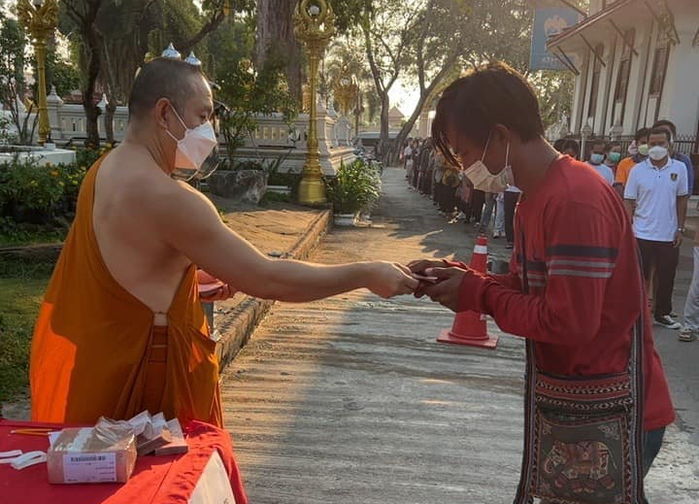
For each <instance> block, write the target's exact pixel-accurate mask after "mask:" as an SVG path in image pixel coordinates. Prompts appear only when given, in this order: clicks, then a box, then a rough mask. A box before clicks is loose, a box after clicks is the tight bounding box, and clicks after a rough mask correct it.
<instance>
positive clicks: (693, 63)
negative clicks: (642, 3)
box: [571, 0, 699, 135]
mask: <svg viewBox="0 0 699 504" xmlns="http://www.w3.org/2000/svg"><path fill="white" fill-rule="evenodd" d="M598 3H599V4H600V5H601V2H598ZM697 3H699V0H697ZM592 4H595V2H592ZM689 4H692V5H689ZM592 6H593V7H595V5H592ZM672 9H673V12H674V14H675V25H676V27H677V31H678V34H679V37H680V44H679V45H677V46H672V47H671V49H670V57H669V61H668V67H667V72H666V77H665V84H664V87H663V92H662V101H661V103H660V104H659V107H658V113H657V118H658V119H663V118H667V119H671V120H672V121H673V122H674V123H675V124H676V125H677V128H678V132H679V133H680V134H683V135H694V134H696V133H697V122H698V121H699V47H692V40H693V38H694V35H695V34H696V30H697V27H698V26H699V8H698V6H697V4H694V3H693V2H687V3H685V4H684V5H681V6H679V5H677V4H673V5H672ZM592 12H594V10H593V11H592ZM635 30H636V33H635V37H634V48H635V49H636V51H637V53H638V55H633V56H632V59H631V71H630V75H629V85H628V88H627V92H626V105H625V107H624V116H623V117H620V110H621V107H620V106H615V104H614V91H615V88H616V82H617V79H618V77H619V75H618V74H619V66H620V63H621V55H622V52H623V41H622V39H621V37H620V36H619V35H617V34H616V33H614V34H613V35H612V34H611V33H610V35H609V38H608V40H607V41H606V42H605V44H604V60H605V63H606V67H603V68H602V70H601V72H600V81H599V86H600V87H599V90H598V95H597V110H596V111H595V121H594V132H595V134H609V132H610V130H611V128H612V126H614V125H615V124H617V123H621V125H622V127H623V132H622V134H623V135H633V134H634V132H635V131H636V130H637V129H638V128H640V127H643V126H650V125H651V124H652V123H653V122H654V120H655V119H656V101H657V100H656V99H655V98H653V97H650V96H649V91H650V85H651V77H652V75H651V74H652V71H653V63H654V62H653V59H654V56H655V49H656V41H657V38H658V27H657V23H655V22H654V20H653V18H652V17H651V16H650V15H649V16H648V18H647V20H646V21H644V22H643V23H639V24H638V25H637V26H636V27H635ZM591 43H592V41H591ZM593 45H594V43H593ZM578 54H579V56H581V57H582V59H583V60H584V64H583V65H582V67H581V68H580V69H579V70H580V75H579V76H577V77H576V80H575V90H574V99H573V106H572V114H571V116H572V117H571V130H572V131H573V132H574V133H579V132H580V130H581V128H582V127H583V126H585V124H586V123H587V122H588V113H587V112H588V104H589V100H590V95H591V90H590V87H591V84H592V71H593V66H594V56H593V55H592V54H591V51H590V50H589V49H581V50H580V53H578ZM589 124H590V126H593V122H592V121H591V120H590V122H589Z"/></svg>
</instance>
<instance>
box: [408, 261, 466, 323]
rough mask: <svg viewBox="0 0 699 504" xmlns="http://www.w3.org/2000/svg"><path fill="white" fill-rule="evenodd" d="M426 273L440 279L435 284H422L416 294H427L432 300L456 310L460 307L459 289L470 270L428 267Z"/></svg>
mask: <svg viewBox="0 0 699 504" xmlns="http://www.w3.org/2000/svg"><path fill="white" fill-rule="evenodd" d="M425 274H427V275H429V276H435V277H437V278H438V279H439V280H438V281H437V283H436V284H434V285H424V283H423V285H420V291H419V292H416V293H415V295H416V296H418V294H420V296H418V297H422V295H427V296H429V298H430V299H431V300H432V301H435V302H437V303H439V304H441V305H442V306H446V307H447V308H449V309H450V310H452V311H454V312H456V311H458V309H459V291H460V289H461V282H462V281H463V279H464V276H465V275H467V274H469V271H468V270H463V269H461V268H428V269H427V270H425Z"/></svg>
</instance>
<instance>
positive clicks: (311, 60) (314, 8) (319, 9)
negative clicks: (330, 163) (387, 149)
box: [294, 0, 335, 205]
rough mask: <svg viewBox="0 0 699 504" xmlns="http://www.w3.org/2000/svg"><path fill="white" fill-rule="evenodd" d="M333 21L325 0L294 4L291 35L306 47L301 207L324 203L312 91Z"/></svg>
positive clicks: (332, 14)
mask: <svg viewBox="0 0 699 504" xmlns="http://www.w3.org/2000/svg"><path fill="white" fill-rule="evenodd" d="M334 21H335V14H334V13H333V10H332V8H331V7H330V5H329V4H328V2H327V1H326V0H300V1H299V3H298V4H297V5H296V11H295V12H294V32H295V33H296V36H297V37H298V39H299V40H301V41H302V42H303V43H304V44H305V46H306V51H307V52H308V67H309V68H308V70H309V76H308V80H309V94H310V104H309V105H310V107H309V112H308V116H309V117H308V147H307V149H308V153H307V154H306V164H305V165H304V167H303V173H302V175H301V184H300V186H299V202H300V203H302V204H304V205H322V204H324V203H325V202H326V201H327V200H326V198H325V184H324V183H323V174H322V172H321V169H320V151H319V150H318V122H317V118H318V113H317V105H318V102H317V96H316V89H317V86H318V66H319V63H320V58H321V56H322V54H323V51H324V50H325V47H326V46H327V45H328V42H329V41H330V38H331V37H332V36H333V35H334V34H335V24H334Z"/></svg>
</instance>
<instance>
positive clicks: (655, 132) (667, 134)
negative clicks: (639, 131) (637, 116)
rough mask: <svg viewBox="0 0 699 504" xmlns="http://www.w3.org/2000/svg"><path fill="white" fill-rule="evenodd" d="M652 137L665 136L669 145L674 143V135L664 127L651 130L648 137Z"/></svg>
mask: <svg viewBox="0 0 699 504" xmlns="http://www.w3.org/2000/svg"><path fill="white" fill-rule="evenodd" d="M650 135H665V137H666V138H667V141H668V143H670V142H672V134H671V133H670V132H669V131H668V130H667V128H665V127H664V126H657V127H653V128H651V130H650V133H649V134H648V136H650Z"/></svg>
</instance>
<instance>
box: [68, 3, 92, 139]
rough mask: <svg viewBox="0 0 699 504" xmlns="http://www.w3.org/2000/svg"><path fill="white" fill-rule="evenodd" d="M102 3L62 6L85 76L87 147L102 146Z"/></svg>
mask: <svg viewBox="0 0 699 504" xmlns="http://www.w3.org/2000/svg"><path fill="white" fill-rule="evenodd" d="M102 4H103V2H102V0H63V1H62V2H60V3H59V6H60V8H61V12H62V13H63V14H64V15H63V16H61V20H60V22H59V27H60V29H61V31H62V32H63V33H64V34H66V35H67V36H68V38H69V39H70V40H71V41H72V42H73V43H75V44H76V46H77V47H78V49H79V50H78V56H79V67H80V70H81V73H82V76H81V77H82V78H81V81H82V82H81V84H82V85H81V92H82V96H83V109H84V111H85V118H86V129H87V142H86V143H87V144H88V145H92V146H98V145H99V143H100V136H99V130H98V128H97V118H98V117H99V114H100V111H99V108H98V107H97V100H95V89H96V85H97V79H98V77H99V75H100V68H101V65H102V44H103V41H102V34H101V33H100V31H99V29H98V26H97V17H98V16H99V12H100V8H101V7H102V6H103V5H102Z"/></svg>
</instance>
